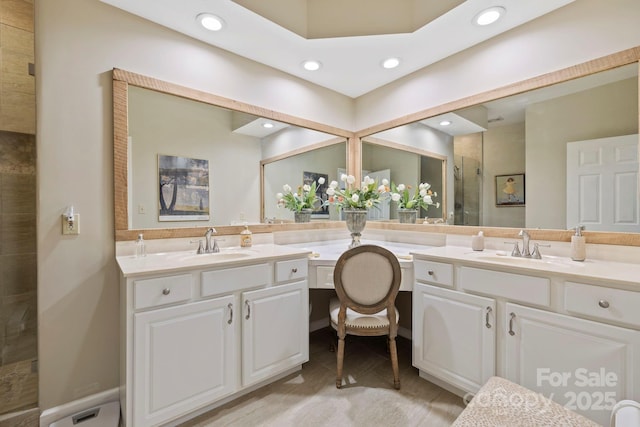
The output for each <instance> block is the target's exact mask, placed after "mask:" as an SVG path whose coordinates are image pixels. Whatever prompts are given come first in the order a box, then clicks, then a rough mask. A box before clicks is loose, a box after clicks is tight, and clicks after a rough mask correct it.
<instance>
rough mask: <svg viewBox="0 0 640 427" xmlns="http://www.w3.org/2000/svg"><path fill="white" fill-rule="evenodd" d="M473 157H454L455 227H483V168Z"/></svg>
mask: <svg viewBox="0 0 640 427" xmlns="http://www.w3.org/2000/svg"><path fill="white" fill-rule="evenodd" d="M481 166H482V165H481V163H480V162H479V161H478V160H476V159H474V158H471V157H465V156H462V155H454V165H453V180H454V198H453V207H454V209H453V215H454V216H453V218H454V224H455V225H481V222H482V217H481V214H482V168H481Z"/></svg>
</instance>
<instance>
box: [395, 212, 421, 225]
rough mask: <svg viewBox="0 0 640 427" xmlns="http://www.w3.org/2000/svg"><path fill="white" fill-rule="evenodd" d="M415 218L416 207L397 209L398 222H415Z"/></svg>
mask: <svg viewBox="0 0 640 427" xmlns="http://www.w3.org/2000/svg"><path fill="white" fill-rule="evenodd" d="M417 218H418V210H417V209H398V222H399V223H400V224H415V223H416V219H417Z"/></svg>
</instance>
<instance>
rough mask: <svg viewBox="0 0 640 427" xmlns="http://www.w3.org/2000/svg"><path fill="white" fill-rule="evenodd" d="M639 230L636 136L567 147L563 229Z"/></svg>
mask: <svg viewBox="0 0 640 427" xmlns="http://www.w3.org/2000/svg"><path fill="white" fill-rule="evenodd" d="M578 225H584V226H585V227H586V229H587V230H596V231H618V232H638V231H640V202H639V197H638V135H624V136H617V137H612V138H601V139H592V140H588V141H576V142H570V143H568V144H567V228H573V227H576V226H578Z"/></svg>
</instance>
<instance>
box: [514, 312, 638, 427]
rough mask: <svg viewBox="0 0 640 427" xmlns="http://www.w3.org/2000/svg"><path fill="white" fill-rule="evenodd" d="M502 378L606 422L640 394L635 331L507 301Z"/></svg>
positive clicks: (603, 423)
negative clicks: (623, 402)
mask: <svg viewBox="0 0 640 427" xmlns="http://www.w3.org/2000/svg"><path fill="white" fill-rule="evenodd" d="M505 324H506V325H507V328H508V332H507V334H506V357H505V359H504V360H505V369H506V372H505V373H506V378H508V379H510V380H511V381H513V382H516V383H518V384H521V385H523V386H525V387H527V388H529V389H531V390H535V391H537V392H539V393H542V394H543V395H544V396H547V397H552V396H553V397H552V399H553V400H555V401H556V402H558V403H560V404H562V405H565V406H567V407H568V408H570V409H572V410H575V411H577V412H580V413H581V414H582V415H585V416H587V417H588V418H591V419H592V420H594V421H596V422H598V423H600V424H602V425H608V423H609V415H610V413H611V409H612V407H613V405H614V404H615V402H617V401H618V400H622V399H623V398H634V399H637V398H638V396H640V390H638V388H639V387H640V354H639V353H638V352H640V332H639V331H635V330H632V329H627V328H621V327H617V326H611V325H606V324H603V323H600V322H593V321H590V320H584V319H577V318H575V317H571V316H566V315H563V314H557V313H549V312H547V311H543V310H538V309H534V308H529V307H523V306H520V305H517V304H511V303H507V304H506V310H505Z"/></svg>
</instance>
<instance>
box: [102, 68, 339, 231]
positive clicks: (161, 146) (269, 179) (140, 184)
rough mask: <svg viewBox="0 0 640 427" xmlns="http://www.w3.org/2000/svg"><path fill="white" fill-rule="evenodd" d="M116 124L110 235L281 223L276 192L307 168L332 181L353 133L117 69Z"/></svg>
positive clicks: (295, 181) (282, 217)
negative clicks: (113, 232)
mask: <svg viewBox="0 0 640 427" xmlns="http://www.w3.org/2000/svg"><path fill="white" fill-rule="evenodd" d="M114 129H115V132H114V133H115V135H114V143H115V150H114V152H115V165H114V166H115V187H116V188H115V193H116V203H115V205H116V210H115V212H116V239H131V236H132V235H135V233H137V232H142V231H144V233H145V236H149V237H169V236H176V237H178V236H189V235H193V234H194V233H196V232H200V231H201V230H200V229H201V228H202V227H210V226H216V228H218V227H220V228H221V230H222V231H223V229H224V227H225V226H240V225H242V224H245V223H249V224H262V223H264V222H265V220H266V219H269V221H266V222H272V220H274V219H279V220H281V222H285V221H287V220H289V217H288V212H283V211H282V210H279V211H274V210H273V209H275V208H276V203H275V194H276V193H277V192H278V191H281V190H277V188H281V187H282V182H287V183H289V184H291V185H292V186H294V185H297V184H299V183H302V179H303V174H304V173H305V172H315V173H327V174H329V176H330V177H331V179H335V174H336V171H337V170H338V168H345V167H346V140H347V138H348V136H350V135H351V133H350V132H347V131H342V130H339V129H334V128H330V127H326V126H323V125H320V124H317V123H313V122H307V121H304V120H301V119H297V118H295V117H291V116H287V115H284V114H278V113H275V112H273V111H269V110H264V109H260V108H258V107H255V106H250V105H246V104H242V103H238V102H234V101H232V100H227V99H224V98H220V97H216V96H213V95H211V94H207V93H203V92H199V91H195V90H191V89H188V88H184V87H181V86H177V85H173V84H170V83H167V82H162V81H159V80H155V79H152V78H149V77H144V76H140V75H137V74H134V73H129V72H126V71H123V70H114ZM300 153H304V154H300ZM268 159H270V160H268ZM319 159H322V162H320V161H319ZM265 163H268V164H269V165H273V168H271V169H269V168H266V169H265V173H264V174H263V173H262V172H263V170H262V167H263V164H265ZM291 217H292V214H291ZM195 229H199V230H197V231H196V230H195ZM235 231H236V230H235V228H234V229H230V232H235ZM223 232H224V231H223Z"/></svg>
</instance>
